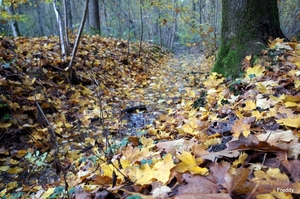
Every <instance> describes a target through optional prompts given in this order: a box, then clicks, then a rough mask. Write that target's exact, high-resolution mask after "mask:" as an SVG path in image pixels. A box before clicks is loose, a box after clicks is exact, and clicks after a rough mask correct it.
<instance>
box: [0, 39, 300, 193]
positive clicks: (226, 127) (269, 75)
mask: <svg viewBox="0 0 300 199" xmlns="http://www.w3.org/2000/svg"><path fill="white" fill-rule="evenodd" d="M0 44H1V50H0V55H1V63H2V64H1V68H0V86H1V95H0V110H1V111H0V113H1V114H0V116H1V122H0V129H1V134H0V138H1V144H0V162H1V166H0V171H1V175H0V176H1V182H0V187H2V188H1V189H0V197H2V198H63V197H69V198H126V197H127V198H178V199H180V198H232V197H233V198H238V197H243V198H292V197H295V195H296V194H300V188H299V187H300V183H299V180H300V177H299V176H300V170H299V169H298V168H300V167H299V166H300V165H299V164H300V161H299V154H300V150H299V148H300V144H299V141H298V140H299V135H300V134H299V127H300V120H299V118H300V116H299V111H300V107H299V102H300V93H299V87H300V77H299V76H300V72H299V71H300V44H299V43H297V42H283V40H280V39H276V40H274V41H270V45H269V48H267V49H265V50H264V51H263V52H262V54H261V56H259V57H252V56H247V57H245V59H244V60H243V62H242V64H241V66H242V67H243V69H244V71H245V74H244V75H243V76H241V78H238V79H234V80H232V79H230V78H227V79H226V78H224V77H222V76H221V75H219V74H216V73H209V71H210V69H211V67H212V65H213V57H209V58H208V59H206V58H204V56H202V55H196V56H195V55H184V56H182V57H174V56H172V55H171V54H169V53H166V52H164V51H163V50H162V49H160V48H159V47H157V46H154V45H149V44H144V45H143V52H142V54H141V57H138V52H137V50H136V49H138V47H137V46H138V45H137V44H131V45H130V53H129V54H128V52H127V45H128V44H127V43H126V42H124V41H122V40H116V39H108V38H101V37H98V36H85V37H83V39H82V41H81V45H80V47H79V49H78V56H77V57H76V60H75V70H76V75H77V77H78V78H79V82H80V84H77V85H70V84H69V82H68V80H67V79H66V77H65V76H64V73H63V70H62V68H64V66H65V63H64V62H63V61H62V60H61V58H60V53H59V44H58V40H57V38H56V37H47V38H46V37H44V38H42V37H40V38H22V37H19V38H13V39H12V38H6V37H3V38H1V40H0ZM51 132H52V133H51ZM53 132H54V133H53Z"/></svg>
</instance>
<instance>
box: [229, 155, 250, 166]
mask: <svg viewBox="0 0 300 199" xmlns="http://www.w3.org/2000/svg"><path fill="white" fill-rule="evenodd" d="M247 157H248V154H247V153H243V152H242V153H241V154H240V155H239V159H237V160H235V161H234V162H233V163H232V166H234V167H237V166H238V165H239V164H243V163H244V162H245V160H246V159H247Z"/></svg>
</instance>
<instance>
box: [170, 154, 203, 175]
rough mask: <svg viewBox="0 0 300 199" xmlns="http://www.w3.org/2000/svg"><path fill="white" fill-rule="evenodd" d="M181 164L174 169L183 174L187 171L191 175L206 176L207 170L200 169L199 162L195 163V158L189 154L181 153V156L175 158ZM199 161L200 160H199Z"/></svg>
mask: <svg viewBox="0 0 300 199" xmlns="http://www.w3.org/2000/svg"><path fill="white" fill-rule="evenodd" d="M177 157H178V159H179V160H181V162H180V163H179V164H178V165H177V166H176V167H175V170H176V171H178V172H180V173H184V172H186V171H189V172H190V173H192V174H200V175H207V174H208V169H207V168H201V167H199V166H198V164H199V162H198V161H196V159H195V157H194V156H192V154H191V153H189V152H186V151H183V152H182V154H181V155H178V156H177ZM200 161H201V159H200Z"/></svg>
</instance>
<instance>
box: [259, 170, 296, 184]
mask: <svg viewBox="0 0 300 199" xmlns="http://www.w3.org/2000/svg"><path fill="white" fill-rule="evenodd" d="M254 176H255V178H256V179H254V180H255V181H256V182H258V181H260V183H261V184H267V185H278V186H279V185H280V186H283V185H285V184H286V185H288V184H289V182H290V180H289V177H288V176H287V175H286V174H284V173H281V172H280V170H279V169H278V168H269V169H268V171H266V172H264V171H262V170H257V171H254Z"/></svg>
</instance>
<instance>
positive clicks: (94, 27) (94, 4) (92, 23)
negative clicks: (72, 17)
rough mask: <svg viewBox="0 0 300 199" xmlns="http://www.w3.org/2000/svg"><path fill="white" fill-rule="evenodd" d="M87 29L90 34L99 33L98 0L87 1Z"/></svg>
mask: <svg viewBox="0 0 300 199" xmlns="http://www.w3.org/2000/svg"><path fill="white" fill-rule="evenodd" d="M89 31H90V33H91V34H101V31H100V15H99V3H98V0H90V2H89Z"/></svg>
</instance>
